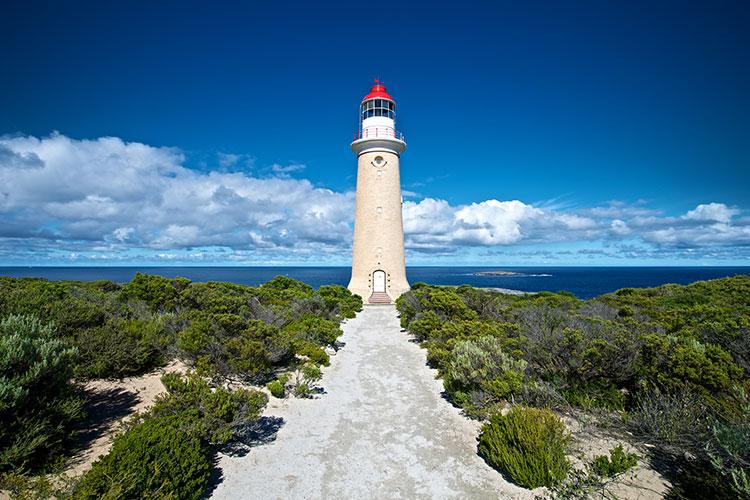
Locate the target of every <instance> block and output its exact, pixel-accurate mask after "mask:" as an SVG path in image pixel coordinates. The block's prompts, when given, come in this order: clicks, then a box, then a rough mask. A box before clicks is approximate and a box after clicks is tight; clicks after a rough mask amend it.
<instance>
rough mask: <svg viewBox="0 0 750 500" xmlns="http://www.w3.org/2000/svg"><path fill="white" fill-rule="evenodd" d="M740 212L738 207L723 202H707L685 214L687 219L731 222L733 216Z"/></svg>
mask: <svg viewBox="0 0 750 500" xmlns="http://www.w3.org/2000/svg"><path fill="white" fill-rule="evenodd" d="M738 213H740V211H739V210H737V209H736V208H730V207H728V206H726V205H724V204H723V203H707V204H705V205H698V206H697V207H695V209H694V210H690V211H689V212H688V213H686V214H685V216H684V217H685V219H690V220H700V221H712V220H713V221H717V222H729V221H730V220H732V217H734V216H735V215H737V214H738Z"/></svg>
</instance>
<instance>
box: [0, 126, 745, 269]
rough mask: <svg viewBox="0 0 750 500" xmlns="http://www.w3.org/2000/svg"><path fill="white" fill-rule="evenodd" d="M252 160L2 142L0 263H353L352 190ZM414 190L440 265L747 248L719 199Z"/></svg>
mask: <svg viewBox="0 0 750 500" xmlns="http://www.w3.org/2000/svg"><path fill="white" fill-rule="evenodd" d="M250 159H251V157H250V156H248V155H237V154H228V153H227V154H220V155H217V158H216V162H217V168H216V169H213V170H212V169H211V168H201V170H200V171H198V170H194V169H190V168H187V167H186V166H185V163H186V158H185V155H184V153H183V152H182V151H180V150H177V149H174V148H166V147H153V146H149V145H146V144H141V143H135V142H130V143H128V142H124V141H122V140H121V139H119V138H116V137H102V138H98V139H94V140H76V139H71V138H68V137H66V136H64V135H61V134H53V135H51V136H49V137H44V138H36V137H32V136H17V137H11V136H4V137H0V262H16V261H18V259H19V256H22V258H23V259H24V261H25V262H43V261H45V259H46V260H49V261H54V260H56V261H66V260H69V261H78V260H81V259H83V260H89V261H96V260H102V261H106V260H110V261H116V260H118V259H119V260H127V259H132V260H134V261H141V260H142V258H143V255H148V256H149V257H150V258H152V259H154V260H157V261H174V262H178V261H190V262H234V261H236V262H255V263H271V262H285V261H287V262H310V263H321V262H337V263H346V262H347V261H348V259H349V252H350V247H351V239H352V226H353V214H354V193H353V192H335V191H331V190H329V189H325V188H321V187H316V186H314V185H312V184H311V183H310V182H309V181H307V180H305V179H295V178H291V177H290V176H289V174H291V173H294V172H300V171H302V170H303V169H304V168H305V167H304V165H302V164H299V163H292V164H289V165H280V164H274V165H272V166H270V167H267V168H260V169H255V168H254V169H253V171H258V172H264V173H265V175H266V176H264V177H260V176H258V175H257V174H256V175H251V174H248V173H247V172H243V171H230V170H231V167H233V166H238V165H239V164H241V163H245V164H248V163H247V162H249V161H250ZM248 165H249V164H248ZM228 169H229V170H228ZM409 194H410V193H408V192H405V195H407V196H408V195H409ZM411 195H412V196H414V197H415V198H417V199H412V200H407V201H405V202H404V205H403V215H404V231H405V235H406V245H407V249H408V250H409V251H410V252H412V253H424V254H425V255H427V254H429V255H431V256H433V257H434V258H439V257H441V256H445V255H454V256H455V255H460V254H461V252H462V251H463V250H464V249H467V251H468V250H471V249H487V251H488V252H495V251H496V249H497V250H498V251H500V249H509V248H513V247H517V246H523V247H526V246H529V245H531V246H535V248H536V249H535V250H528V249H527V250H523V251H524V252H528V253H529V255H535V256H538V257H544V258H547V256H549V255H552V254H554V253H555V252H556V253H558V254H561V253H562V252H565V251H566V250H564V249H562V250H561V249H560V248H558V249H556V250H555V251H552V250H550V249H549V248H546V247H545V245H548V244H556V243H558V242H569V243H570V244H571V245H577V246H578V247H579V248H577V249H576V250H575V252H576V253H575V255H578V256H581V257H583V256H585V257H586V258H591V257H595V256H600V255H601V256H607V257H621V258H629V257H632V256H633V255H635V253H636V252H641V255H653V256H656V255H659V256H661V257H660V258H662V259H664V258H668V256H669V255H673V256H681V257H685V256H707V255H710V256H713V257H715V258H717V259H720V258H731V256H732V255H734V256H737V255H740V254H742V255H747V254H748V253H750V251H748V248H750V218H748V217H742V213H743V212H742V210H740V209H739V208H736V207H732V206H728V205H726V204H723V203H719V202H709V203H704V204H700V205H697V206H696V207H695V208H693V209H690V210H687V211H685V212H684V213H683V214H678V215H675V216H666V215H664V214H663V213H662V212H661V211H660V210H656V209H652V208H649V207H648V206H647V204H646V203H645V202H642V201H638V202H636V203H634V204H627V203H623V202H618V201H613V202H609V203H607V204H606V205H604V206H596V207H588V208H581V209H575V210H572V209H571V210H565V209H563V208H560V207H554V206H552V205H550V204H542V205H539V206H536V205H534V204H529V203H525V202H523V201H521V200H496V199H489V200H483V201H477V202H474V203H466V204H457V205H456V204H451V203H449V202H448V201H446V200H443V199H439V198H421V199H419V198H420V197H419V196H418V194H417V193H411ZM581 246H584V248H580V247H581ZM732 249H735V250H732ZM502 251H505V250H502ZM495 255H496V254H495ZM570 255H573V254H572V253H571V254H570ZM654 258H656V257H654Z"/></svg>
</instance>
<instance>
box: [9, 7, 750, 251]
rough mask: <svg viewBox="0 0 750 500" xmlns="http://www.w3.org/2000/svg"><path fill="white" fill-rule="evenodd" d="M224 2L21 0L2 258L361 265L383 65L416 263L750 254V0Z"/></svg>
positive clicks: (13, 48) (14, 26)
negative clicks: (365, 189) (375, 96)
mask: <svg viewBox="0 0 750 500" xmlns="http://www.w3.org/2000/svg"><path fill="white" fill-rule="evenodd" d="M216 3H218V2H216ZM216 3H214V2H212V3H208V2H189V1H187V2H143V3H137V2H128V3H124V2H123V3H121V4H119V5H114V4H110V3H107V4H102V3H101V2H96V3H94V2H92V3H86V2H77V3H76V4H75V6H71V5H70V4H69V5H63V4H57V3H55V4H53V3H52V2H50V3H49V4H45V3H36V2H14V1H11V2H10V3H9V4H7V7H5V8H4V15H3V16H2V18H0V42H2V46H3V66H4V69H3V71H2V72H0V110H1V111H0V136H2V137H1V138H0V181H2V182H1V184H0V186H2V187H0V222H1V224H0V264H5V265H14V264H19V265H32V264H38V265H52V264H164V263H174V264H196V265H207V264H265V263H269V264H270V263H273V264H284V263H289V264H310V265H314V264H344V265H345V264H347V263H348V262H349V258H350V255H349V252H350V243H351V242H350V240H351V222H352V220H351V219H352V213H353V208H352V207H353V190H354V186H355V172H356V162H355V159H354V157H353V154H352V153H351V151H350V150H349V148H348V143H349V142H350V140H351V137H352V134H353V133H354V131H355V128H356V125H357V105H358V102H359V100H360V99H361V98H362V96H363V95H364V94H365V93H366V92H367V90H368V87H369V86H370V84H371V82H372V79H373V78H374V77H379V78H381V79H382V80H384V81H385V84H386V86H387V87H388V89H389V91H391V93H392V94H393V96H394V97H395V99H396V101H397V103H398V106H399V107H398V123H397V124H398V126H399V128H400V129H401V130H402V131H403V132H404V134H405V135H406V139H407V142H408V144H409V150H408V151H407V152H406V153H405V154H404V156H403V158H402V187H403V189H404V193H405V200H406V204H405V211H404V217H405V230H406V242H407V251H408V261H409V263H413V264H447V263H461V264H487V265H511V264H513V265H523V264H528V265H539V264H553V265H586V264H621V265H630V264H632V265H638V264H660V265H670V264H696V265H703V264H746V263H748V257H750V211H749V210H750V148H749V147H748V144H750V65H748V64H747V61H748V60H750V7H748V4H747V2H721V1H719V2H618V3H615V2H593V1H592V2H564V3H563V2H524V3H523V6H521V5H517V4H518V3H519V2H508V3H504V2H489V1H486V2H463V3H461V4H460V8H459V7H457V4H455V3H445V4H443V5H435V4H434V3H431V4H424V5H423V4H417V3H409V2H400V3H398V4H384V5H383V6H382V7H379V8H377V9H375V8H373V5H372V3H361V4H358V3H357V2H346V3H341V4H335V3H333V2H305V3H291V2H262V3H260V2H250V3H247V2H246V3H244V4H241V3H227V2H221V5H216Z"/></svg>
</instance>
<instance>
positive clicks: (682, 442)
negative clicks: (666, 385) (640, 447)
mask: <svg viewBox="0 0 750 500" xmlns="http://www.w3.org/2000/svg"><path fill="white" fill-rule="evenodd" d="M708 423H709V422H708V418H707V409H706V407H705V405H704V404H703V403H702V401H701V398H700V397H699V396H698V395H697V394H695V393H692V392H689V391H687V390H679V391H677V392H674V393H671V394H670V393H665V392H662V391H660V390H659V389H651V390H644V391H642V392H641V394H640V395H639V397H638V399H637V401H636V404H635V406H634V408H633V409H632V411H631V412H630V419H629V425H630V427H631V429H632V431H633V432H634V433H635V434H637V435H640V436H641V437H643V438H645V439H648V440H650V441H651V442H652V444H656V445H659V446H662V447H669V446H673V447H677V448H679V449H684V450H692V449H694V448H695V447H696V445H697V443H701V442H705V436H706V434H707V432H708Z"/></svg>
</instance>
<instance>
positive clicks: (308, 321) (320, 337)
mask: <svg viewBox="0 0 750 500" xmlns="http://www.w3.org/2000/svg"><path fill="white" fill-rule="evenodd" d="M284 331H285V332H288V333H290V334H292V335H294V336H295V337H297V338H298V339H302V340H309V341H310V342H314V343H315V344H318V345H333V344H334V342H336V339H337V338H338V337H339V336H340V335H341V333H342V332H341V327H339V324H338V323H336V322H334V321H330V320H327V319H323V318H320V317H318V316H312V315H309V314H308V315H304V316H302V317H301V318H299V319H297V320H295V321H292V322H291V323H289V324H288V325H286V326H284Z"/></svg>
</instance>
